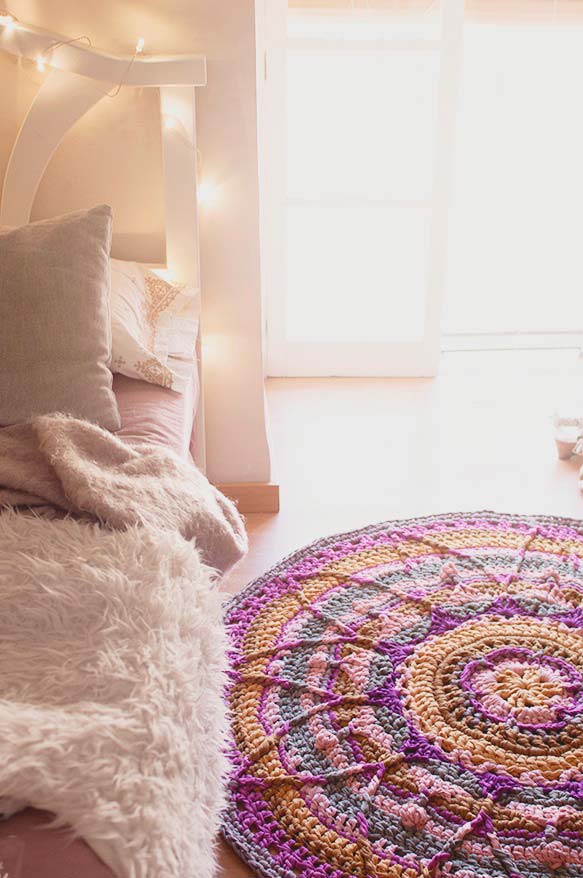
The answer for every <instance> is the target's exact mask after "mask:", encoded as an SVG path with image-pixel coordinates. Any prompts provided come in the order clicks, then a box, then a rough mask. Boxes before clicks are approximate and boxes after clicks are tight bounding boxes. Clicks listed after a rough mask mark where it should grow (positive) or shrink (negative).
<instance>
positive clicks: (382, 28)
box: [287, 0, 442, 40]
mask: <svg viewBox="0 0 583 878" xmlns="http://www.w3.org/2000/svg"><path fill="white" fill-rule="evenodd" d="M291 5H296V4H290V6H291ZM297 5H300V4H297ZM306 5H308V4H306ZM321 5H324V4H321ZM331 5H333V4H331ZM349 5H350V4H348V3H347V4H346V6H349ZM352 5H353V8H352V9H334V8H328V9H314V8H312V9H290V10H289V11H288V17H287V34H288V37H290V38H292V39H294V38H295V39H306V38H316V39H336V40H347V39H351V40H382V39H384V40H394V39H414V40H418V39H438V38H439V36H440V34H441V28H442V4H441V3H440V2H438V0H436V2H434V3H431V4H428V3H426V2H419V0H403V2H401V3H398V4H397V3H395V4H394V8H393V9H392V10H391V9H382V8H379V7H382V4H379V6H378V7H377V8H376V9H375V8H373V7H374V4H373V3H370V2H367V0H362V2H360V3H354V4H352Z"/></svg>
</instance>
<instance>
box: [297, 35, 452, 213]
mask: <svg viewBox="0 0 583 878" xmlns="http://www.w3.org/2000/svg"><path fill="white" fill-rule="evenodd" d="M287 59H288V60H287V107H286V113H287V144H286V172H287V174H286V175H287V194H288V196H290V197H306V198H313V199H317V198H320V197H326V196H330V195H332V196H361V197H370V198H375V199H377V198H403V199H419V198H423V199H424V198H427V197H428V196H429V195H430V193H431V185H432V174H433V166H434V140H435V132H436V124H435V122H436V113H437V87H438V79H439V55H438V54H437V53H434V52H393V53H391V54H388V53H386V52H380V51H373V50H368V51H358V52H356V51H345V50H344V49H343V50H342V51H326V50H323V51H321V50H310V51H303V50H302V51H298V50H289V51H288V55H287Z"/></svg>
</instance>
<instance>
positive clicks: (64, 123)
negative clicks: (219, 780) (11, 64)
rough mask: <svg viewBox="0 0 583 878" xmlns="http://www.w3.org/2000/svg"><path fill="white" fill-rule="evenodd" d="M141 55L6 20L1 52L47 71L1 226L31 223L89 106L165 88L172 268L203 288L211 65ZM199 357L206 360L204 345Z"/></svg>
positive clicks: (0, 206) (199, 448) (14, 161)
mask: <svg viewBox="0 0 583 878" xmlns="http://www.w3.org/2000/svg"><path fill="white" fill-rule="evenodd" d="M138 48H139V52H138V51H136V53H135V54H134V55H133V56H125V57H124V56H114V55H110V54H107V53H105V52H100V51H97V50H95V49H94V48H92V47H90V46H87V45H85V44H84V42H82V41H81V40H75V41H71V39H70V37H66V36H62V35H59V34H54V33H50V32H49V31H44V30H40V29H38V28H33V27H30V26H28V25H24V24H22V23H21V22H17V21H12V20H10V19H4V18H3V17H2V15H1V14H0V50H2V51H5V52H10V53H11V54H13V55H18V56H21V57H25V58H29V59H31V60H37V63H38V64H39V65H40V66H42V67H45V65H46V73H45V80H44V82H43V84H42V85H41V87H40V89H39V91H38V92H37V95H36V97H35V99H34V101H33V103H32V105H31V107H30V109H29V111H28V113H27V115H26V117H25V118H24V121H23V122H22V125H21V127H20V130H19V132H18V135H17V137H16V140H15V142H14V145H13V148H12V152H11V154H10V158H9V161H8V165H7V168H6V174H5V177H4V185H3V188H2V197H1V201H0V225H7V226H17V225H23V224H25V223H27V222H29V220H30V215H31V211H32V207H33V203H34V198H35V195H36V192H37V189H38V186H39V184H40V182H41V179H42V177H43V174H44V172H45V170H46V167H47V165H48V163H49V161H50V159H51V156H52V155H53V153H54V151H55V150H56V148H57V147H58V145H59V144H60V143H61V141H62V139H63V138H64V136H65V135H66V133H67V132H68V131H69V129H70V128H71V127H72V126H73V125H74V124H75V122H77V121H78V120H79V119H80V118H81V117H82V116H83V115H84V114H85V113H86V112H87V111H88V110H89V109H91V107H93V106H94V105H95V104H97V103H98V102H99V101H100V100H103V99H104V98H105V97H106V96H107V94H108V93H111V91H112V89H113V90H115V89H116V88H117V87H118V86H119V85H120V84H123V86H124V87H125V86H130V87H135V88H144V87H146V88H148V87H151V88H159V89H160V108H161V113H162V120H163V124H162V126H161V129H162V146H163V160H164V193H165V208H166V262H167V267H168V268H169V269H171V270H172V273H173V275H175V276H176V278H177V280H179V281H181V282H183V283H186V284H188V285H190V286H194V287H197V288H200V266H199V247H198V203H197V161H196V157H197V149H196V112H195V87H197V86H203V85H206V60H205V58H204V57H202V56H198V55H180V56H162V55H158V56H152V55H144V54H143V53H142V52H141V47H137V50H138ZM164 121H166V124H164ZM197 354H198V357H199V361H200V344H199V347H198V351H197ZM199 372H200V370H199ZM200 377H201V388H200V389H201V396H200V399H199V404H198V410H197V420H196V427H195V430H196V436H195V448H196V459H197V464H198V465H199V466H200V467H201V468H202V469H204V466H205V433H204V402H203V399H202V376H200Z"/></svg>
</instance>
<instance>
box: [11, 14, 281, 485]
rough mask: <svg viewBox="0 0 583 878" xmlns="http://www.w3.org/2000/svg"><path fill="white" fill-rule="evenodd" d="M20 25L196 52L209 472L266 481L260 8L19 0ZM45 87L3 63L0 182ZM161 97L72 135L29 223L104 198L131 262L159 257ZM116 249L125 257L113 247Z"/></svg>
mask: <svg viewBox="0 0 583 878" xmlns="http://www.w3.org/2000/svg"><path fill="white" fill-rule="evenodd" d="M6 5H7V8H8V9H9V10H10V11H11V12H13V13H14V14H15V15H16V16H17V17H18V18H19V19H21V20H22V21H23V22H26V23H29V24H32V25H36V26H39V27H44V28H47V29H50V30H53V31H56V32H58V33H63V34H66V35H68V36H71V37H73V36H78V35H81V34H86V35H87V36H89V37H90V39H91V41H92V43H93V45H95V46H97V47H99V48H101V49H104V50H106V51H111V52H119V53H131V52H132V50H133V47H134V45H135V43H136V41H137V38H138V37H140V36H143V37H144V39H145V42H146V48H145V51H146V52H151V53H159V54H174V53H192V52H194V53H200V54H205V55H206V56H207V59H208V85H207V87H206V88H203V89H199V90H198V92H197V115H198V126H197V127H198V144H199V148H200V150H201V153H202V160H203V165H202V178H203V179H204V178H208V179H211V180H212V181H213V182H214V183H215V184H216V186H217V198H216V201H215V203H214V204H213V205H212V206H208V207H206V208H204V209H203V211H202V216H201V276H202V293H203V340H204V341H203V344H204V349H203V360H204V382H205V414H206V430H207V467H208V474H209V477H210V478H211V479H212V480H213V481H215V482H247V481H259V482H261V481H269V479H270V475H271V473H270V457H269V446H268V441H267V432H266V419H265V400H264V388H263V363H262V302H261V269H260V246H259V240H260V233H259V192H258V158H257V127H256V118H257V113H256V53H255V16H254V0H149V2H148V0H142V2H136V0H99V2H94V3H79V2H78V0H42V2H41V0H12V2H7V4H6ZM40 80H41V74H39V73H38V72H37V71H36V69H35V67H34V65H31V64H30V63H29V62H24V61H17V60H15V59H14V58H12V57H10V56H8V55H2V56H0V82H1V84H2V88H1V89H0V174H3V170H4V166H5V163H6V160H7V157H8V154H9V150H10V146H11V144H12V142H13V140H14V136H15V134H16V131H17V128H18V124H19V122H20V119H21V118H22V116H23V115H24V113H25V111H26V109H27V107H28V105H29V104H30V101H31V100H32V98H33V96H34V94H35V92H36V89H37V88H38V84H39V82H40ZM157 100H158V96H157V93H156V92H155V91H152V90H147V89H144V90H142V91H139V90H130V89H125V90H122V92H121V93H120V95H119V96H118V97H117V98H115V99H114V100H111V101H103V102H101V104H99V105H98V106H97V107H95V108H94V109H93V110H92V111H91V112H90V113H88V114H87V116H86V117H85V118H84V119H83V120H82V121H81V122H80V123H79V124H78V125H77V126H76V127H75V128H74V129H73V131H72V132H70V134H69V135H68V137H67V138H66V139H65V141H64V142H63V144H62V145H61V147H60V148H59V150H58V151H57V153H56V154H55V156H54V158H53V160H52V162H51V164H50V165H49V167H48V169H47V172H46V174H45V178H44V180H43V182H42V184H41V186H40V188H39V192H38V195H37V199H36V202H35V205H34V209H33V218H41V217H44V216H50V215H55V214H58V213H62V212H64V211H67V210H70V209H75V208H77V207H80V206H87V205H89V204H93V203H97V202H101V201H107V202H109V203H111V204H112V206H113V208H114V214H115V230H116V236H117V240H118V242H122V246H124V243H125V248H124V249H125V251H126V252H125V255H127V256H128V257H130V256H132V255H133V256H135V257H136V258H143V259H147V260H149V261H160V260H161V259H162V258H163V255H164V242H163V226H164V206H163V192H162V178H161V170H160V168H161V150H160V131H159V113H158V104H157ZM118 255H121V252H120V251H119V250H118Z"/></svg>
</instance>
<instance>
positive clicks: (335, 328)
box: [285, 207, 429, 342]
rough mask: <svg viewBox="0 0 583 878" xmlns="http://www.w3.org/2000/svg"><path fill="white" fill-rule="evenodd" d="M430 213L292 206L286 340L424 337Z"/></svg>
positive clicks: (341, 340) (290, 208)
mask: <svg viewBox="0 0 583 878" xmlns="http://www.w3.org/2000/svg"><path fill="white" fill-rule="evenodd" d="M428 221H429V212H428V211H427V210H425V209H419V208H410V209H403V208H389V207H362V208H355V207H351V208H335V207H333V208H331V207H289V208H288V209H287V212H286V224H287V253H286V257H287V260H286V261H287V271H286V276H287V277H286V279H287V290H286V303H285V321H286V336H287V338H288V340H290V341H316V342H317V341H322V342H324V341H328V342H336V341H340V342H367V341H368V342H373V341H377V342H382V341H417V340H419V339H421V338H422V336H423V329H424V303H425V295H426V276H427V252H428Z"/></svg>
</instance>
